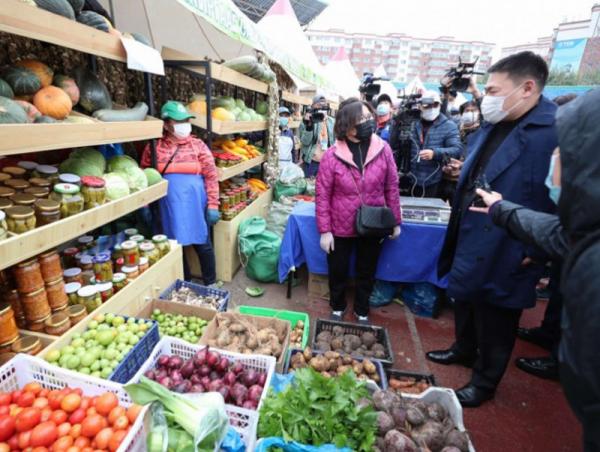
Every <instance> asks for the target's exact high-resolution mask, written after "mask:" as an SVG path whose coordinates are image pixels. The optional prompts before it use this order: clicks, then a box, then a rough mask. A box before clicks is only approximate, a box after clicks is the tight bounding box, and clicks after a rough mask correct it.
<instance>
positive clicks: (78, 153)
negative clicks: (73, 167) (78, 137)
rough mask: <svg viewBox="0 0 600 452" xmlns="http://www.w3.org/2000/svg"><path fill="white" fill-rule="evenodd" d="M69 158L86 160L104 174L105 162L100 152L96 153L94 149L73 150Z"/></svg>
mask: <svg viewBox="0 0 600 452" xmlns="http://www.w3.org/2000/svg"><path fill="white" fill-rule="evenodd" d="M69 158H71V159H72V158H75V159H82V160H87V161H89V163H91V164H93V165H95V166H97V167H98V168H99V169H100V170H101V171H102V172H104V168H106V160H105V159H104V155H102V152H100V151H97V150H96V149H94V148H80V149H75V150H74V151H73V152H71V154H70V155H69Z"/></svg>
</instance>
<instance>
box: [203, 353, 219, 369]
mask: <svg viewBox="0 0 600 452" xmlns="http://www.w3.org/2000/svg"><path fill="white" fill-rule="evenodd" d="M220 360H221V355H219V354H218V353H217V352H210V351H209V352H206V364H208V365H209V366H210V367H212V368H213V369H214V367H215V366H216V365H217V364H218V363H219V361H220Z"/></svg>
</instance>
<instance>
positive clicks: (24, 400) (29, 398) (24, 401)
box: [17, 392, 35, 408]
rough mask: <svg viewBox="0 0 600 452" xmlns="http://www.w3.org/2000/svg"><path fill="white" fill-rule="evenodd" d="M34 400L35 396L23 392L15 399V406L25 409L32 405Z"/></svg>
mask: <svg viewBox="0 0 600 452" xmlns="http://www.w3.org/2000/svg"><path fill="white" fill-rule="evenodd" d="M34 400H35V395H33V393H31V392H24V393H22V394H21V395H20V396H19V398H18V399H17V405H19V406H20V407H23V408H25V407H28V406H31V405H33V402H34Z"/></svg>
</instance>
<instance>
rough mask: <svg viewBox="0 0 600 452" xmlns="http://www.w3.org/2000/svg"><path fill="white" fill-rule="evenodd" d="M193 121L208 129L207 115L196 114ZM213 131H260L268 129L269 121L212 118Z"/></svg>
mask: <svg viewBox="0 0 600 452" xmlns="http://www.w3.org/2000/svg"><path fill="white" fill-rule="evenodd" d="M191 122H192V124H193V125H195V126H196V127H200V128H201V129H204V130H206V116H203V115H198V114H197V115H196V118H194V119H191ZM212 128H213V130H212V131H213V133H216V134H217V135H231V134H234V133H247V132H260V131H262V130H267V128H268V124H267V121H219V120H218V119H213V120H212Z"/></svg>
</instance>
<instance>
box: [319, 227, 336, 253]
mask: <svg viewBox="0 0 600 452" xmlns="http://www.w3.org/2000/svg"><path fill="white" fill-rule="evenodd" d="M333 241H334V239H333V234H332V233H331V232H326V233H324V234H321V249H322V250H323V251H325V252H326V253H327V254H329V253H330V252H331V251H333Z"/></svg>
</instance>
